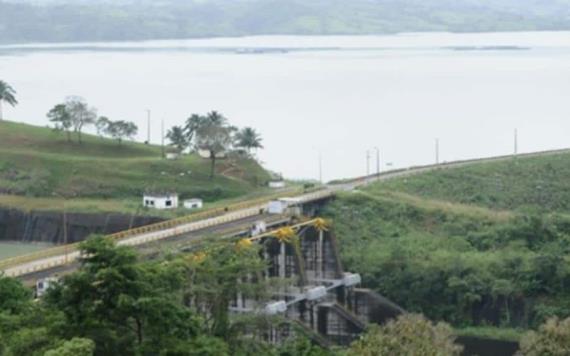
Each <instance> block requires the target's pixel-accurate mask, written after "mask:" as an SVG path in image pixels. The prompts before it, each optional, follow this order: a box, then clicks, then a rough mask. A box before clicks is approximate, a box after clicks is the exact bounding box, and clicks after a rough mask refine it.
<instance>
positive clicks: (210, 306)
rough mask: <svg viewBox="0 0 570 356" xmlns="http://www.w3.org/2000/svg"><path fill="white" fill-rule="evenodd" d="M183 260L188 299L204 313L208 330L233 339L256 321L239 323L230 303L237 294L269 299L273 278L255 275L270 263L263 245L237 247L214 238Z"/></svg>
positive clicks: (211, 334) (185, 293)
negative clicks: (263, 250)
mask: <svg viewBox="0 0 570 356" xmlns="http://www.w3.org/2000/svg"><path fill="white" fill-rule="evenodd" d="M183 263H184V266H185V268H186V274H187V280H186V282H185V283H184V285H185V286H186V290H185V292H184V295H185V300H186V303H187V304H189V305H192V306H194V307H195V309H196V310H198V311H199V313H200V314H201V315H202V317H203V318H204V322H203V327H204V329H205V332H206V333H207V334H209V335H210V336H214V337H219V338H222V339H224V340H226V342H228V343H230V344H232V343H234V341H235V338H236V337H237V336H240V335H243V333H244V332H243V330H244V329H247V328H248V327H249V328H251V327H252V326H253V325H254V322H253V321H254V320H253V319H247V320H245V322H241V323H240V322H239V321H238V320H235V319H233V320H232V319H231V318H230V314H229V306H230V303H231V301H232V300H233V299H234V297H235V296H236V295H238V294H241V295H243V296H244V297H246V298H249V299H252V300H257V301H259V302H260V303H263V301H264V300H265V301H266V300H267V299H268V295H267V291H268V284H269V283H271V282H272V281H271V280H264V279H261V280H259V279H253V278H252V276H259V275H261V274H262V273H263V271H265V270H266V269H267V263H266V262H265V261H264V260H263V259H262V258H260V247H259V246H258V245H249V246H247V247H243V248H237V247H236V246H235V245H233V244H228V243H227V242H223V241H222V242H218V241H213V242H211V243H210V244H208V245H206V246H205V247H204V248H203V249H201V252H198V253H196V254H194V255H190V256H186V258H185V259H184V260H183ZM262 330H264V331H265V330H266V328H263V329H262ZM240 331H241V332H240ZM248 331H249V332H251V331H252V330H251V329H250V330H248Z"/></svg>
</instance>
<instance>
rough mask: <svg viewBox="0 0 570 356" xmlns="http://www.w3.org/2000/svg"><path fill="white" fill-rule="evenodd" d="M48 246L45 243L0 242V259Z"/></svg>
mask: <svg viewBox="0 0 570 356" xmlns="http://www.w3.org/2000/svg"><path fill="white" fill-rule="evenodd" d="M48 247H50V246H49V245H47V244H24V243H17V242H14V243H12V242H0V260H3V259H5V258H11V257H16V256H21V255H25V254H27V253H31V252H36V251H40V250H43V249H45V248H48Z"/></svg>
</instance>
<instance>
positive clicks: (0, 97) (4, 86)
mask: <svg viewBox="0 0 570 356" xmlns="http://www.w3.org/2000/svg"><path fill="white" fill-rule="evenodd" d="M2 102H6V103H8V104H10V105H12V106H16V104H18V101H17V100H16V91H15V90H14V88H12V87H11V86H10V85H9V84H8V83H6V82H4V81H2V80H0V120H2V119H3V114H2Z"/></svg>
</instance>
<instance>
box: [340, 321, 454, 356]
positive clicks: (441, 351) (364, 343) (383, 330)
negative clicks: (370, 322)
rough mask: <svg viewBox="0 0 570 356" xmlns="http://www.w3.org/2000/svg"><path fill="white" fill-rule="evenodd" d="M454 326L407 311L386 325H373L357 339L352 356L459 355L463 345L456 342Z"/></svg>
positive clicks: (352, 347)
mask: <svg viewBox="0 0 570 356" xmlns="http://www.w3.org/2000/svg"><path fill="white" fill-rule="evenodd" d="M454 339H455V338H454V337H453V335H452V329H451V328H450V327H449V326H448V325H446V324H443V323H438V324H435V325H434V324H432V323H431V322H430V321H429V320H427V319H425V318H424V317H423V316H421V315H415V314H405V315H402V316H400V317H399V318H398V319H397V320H393V321H390V322H389V323H388V324H386V325H385V326H372V327H370V328H369V330H368V331H367V332H366V333H365V334H364V335H363V336H362V337H361V338H360V340H358V341H355V342H354V343H353V344H352V345H351V347H350V349H349V350H348V355H351V356H392V355H414V356H455V355H460V354H461V351H462V347H461V346H458V345H456V344H455V343H454Z"/></svg>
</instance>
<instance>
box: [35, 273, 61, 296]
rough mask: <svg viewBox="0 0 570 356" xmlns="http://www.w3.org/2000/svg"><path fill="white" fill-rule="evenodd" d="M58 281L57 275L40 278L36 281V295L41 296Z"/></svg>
mask: <svg viewBox="0 0 570 356" xmlns="http://www.w3.org/2000/svg"><path fill="white" fill-rule="evenodd" d="M58 281H59V279H58V278H55V277H48V278H43V279H39V280H38V281H37V282H36V297H37V298H40V297H41V296H42V295H44V294H45V293H46V292H47V290H48V289H49V288H50V287H51V286H53V285H54V284H56V283H57V282H58Z"/></svg>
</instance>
